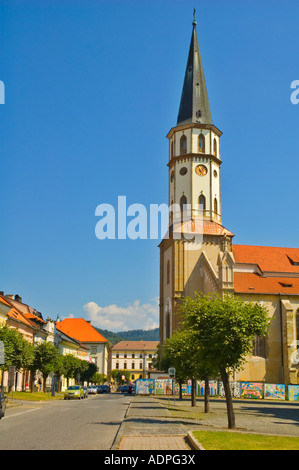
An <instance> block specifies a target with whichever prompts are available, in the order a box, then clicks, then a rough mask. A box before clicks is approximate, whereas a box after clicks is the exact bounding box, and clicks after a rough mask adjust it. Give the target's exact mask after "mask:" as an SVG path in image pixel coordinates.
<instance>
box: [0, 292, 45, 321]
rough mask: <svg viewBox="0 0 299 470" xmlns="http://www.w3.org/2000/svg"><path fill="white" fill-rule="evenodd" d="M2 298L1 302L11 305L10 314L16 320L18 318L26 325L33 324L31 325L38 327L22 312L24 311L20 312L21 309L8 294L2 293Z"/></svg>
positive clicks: (0, 296) (0, 298) (0, 297)
mask: <svg viewBox="0 0 299 470" xmlns="http://www.w3.org/2000/svg"><path fill="white" fill-rule="evenodd" d="M0 300H1V302H3V303H4V304H6V305H8V306H9V307H11V309H10V310H9V312H8V314H7V315H8V316H9V317H10V318H12V319H14V320H17V321H19V322H22V323H24V324H25V325H27V326H31V327H34V328H35V327H36V326H35V325H34V324H33V323H32V322H30V321H29V320H28V319H27V318H26V317H25V315H24V314H23V313H22V312H19V310H18V309H17V308H15V307H14V306H13V304H12V302H11V301H10V299H7V297H6V296H4V295H0Z"/></svg>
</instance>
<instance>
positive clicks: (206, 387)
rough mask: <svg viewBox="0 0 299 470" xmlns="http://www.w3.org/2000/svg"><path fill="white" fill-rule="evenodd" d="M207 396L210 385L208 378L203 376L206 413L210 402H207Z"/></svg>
mask: <svg viewBox="0 0 299 470" xmlns="http://www.w3.org/2000/svg"><path fill="white" fill-rule="evenodd" d="M209 396H210V386H209V378H208V377H206V378H205V413H208V412H209V411H210V410H209V407H210V402H209Z"/></svg>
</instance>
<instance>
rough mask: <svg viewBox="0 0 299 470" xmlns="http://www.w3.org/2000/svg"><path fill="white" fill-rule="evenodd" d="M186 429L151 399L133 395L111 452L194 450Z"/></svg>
mask: <svg viewBox="0 0 299 470" xmlns="http://www.w3.org/2000/svg"><path fill="white" fill-rule="evenodd" d="M188 431H189V429H186V427H185V426H184V424H182V422H181V420H178V419H173V418H172V417H171V414H170V412H169V411H168V410H167V408H165V407H164V406H163V405H162V404H161V403H159V402H158V401H157V400H155V399H153V398H152V397H148V396H139V395H137V396H134V397H132V400H131V403H130V405H129V407H128V410H127V413H126V416H125V419H124V421H123V423H122V425H121V427H120V430H119V432H118V436H117V439H116V440H115V443H114V446H113V450H184V451H190V450H194V449H193V447H191V445H190V441H189V440H188V439H187V434H188Z"/></svg>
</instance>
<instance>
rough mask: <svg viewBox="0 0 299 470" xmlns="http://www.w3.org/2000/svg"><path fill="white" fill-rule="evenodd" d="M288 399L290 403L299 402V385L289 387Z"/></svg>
mask: <svg viewBox="0 0 299 470" xmlns="http://www.w3.org/2000/svg"><path fill="white" fill-rule="evenodd" d="M288 397H289V400H290V401H299V385H289V386H288Z"/></svg>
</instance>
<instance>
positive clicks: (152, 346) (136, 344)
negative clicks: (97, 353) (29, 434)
mask: <svg viewBox="0 0 299 470" xmlns="http://www.w3.org/2000/svg"><path fill="white" fill-rule="evenodd" d="M158 344H159V341H120V342H119V343H117V344H115V345H114V346H113V347H112V348H111V349H116V350H120V351H153V350H156V349H157V347H158Z"/></svg>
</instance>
